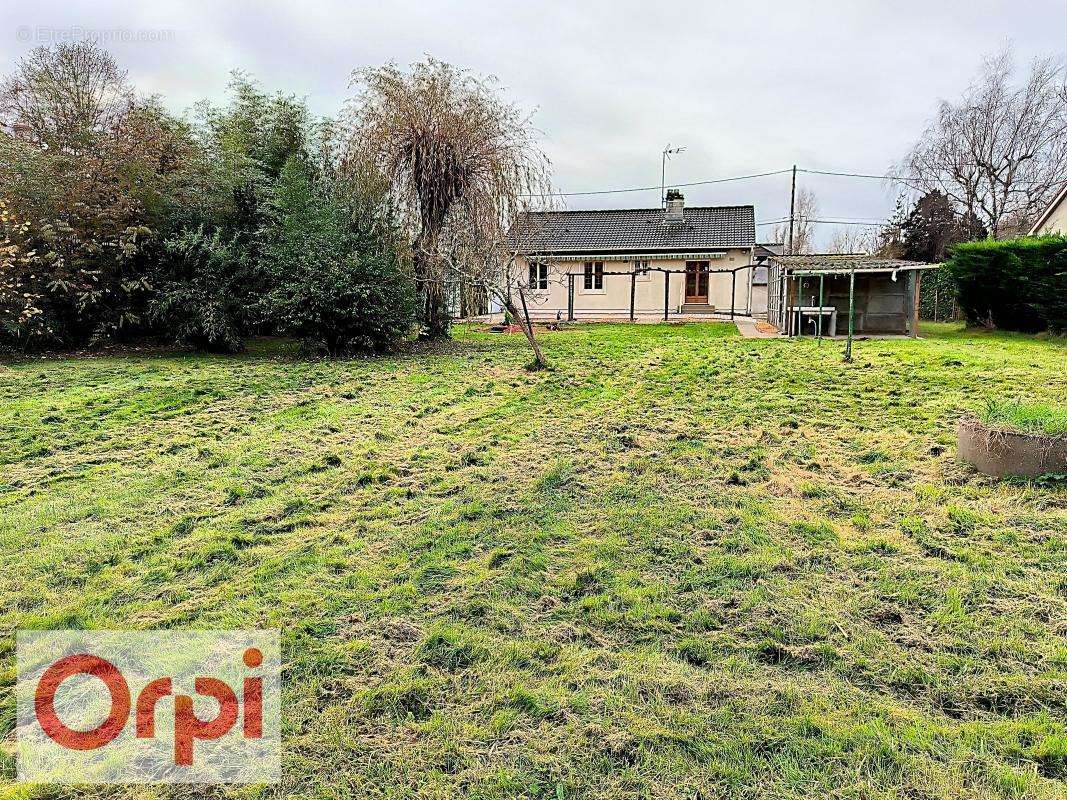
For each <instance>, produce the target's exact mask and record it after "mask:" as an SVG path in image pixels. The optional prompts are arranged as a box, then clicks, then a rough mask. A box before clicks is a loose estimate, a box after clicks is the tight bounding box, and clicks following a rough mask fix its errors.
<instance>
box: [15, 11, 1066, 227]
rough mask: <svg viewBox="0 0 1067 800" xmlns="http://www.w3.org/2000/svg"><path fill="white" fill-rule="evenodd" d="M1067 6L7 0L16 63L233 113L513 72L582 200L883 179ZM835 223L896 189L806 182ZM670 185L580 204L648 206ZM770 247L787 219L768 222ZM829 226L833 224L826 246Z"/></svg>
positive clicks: (762, 195) (1038, 44) (767, 200)
mask: <svg viewBox="0 0 1067 800" xmlns="http://www.w3.org/2000/svg"><path fill="white" fill-rule="evenodd" d="M1065 30H1067V4H1065V3H1064V0H1036V1H1034V2H1026V1H1020V0H1015V2H982V1H981V0H969V1H968V2H946V1H945V0H923V1H922V2H915V1H914V0H894V1H893V2H887V1H883V2H873V1H872V2H863V0H835V1H834V2H830V1H829V0H827V1H826V2H812V3H805V2H763V3H761V2H744V0H741V1H739V2H738V1H735V2H730V3H725V2H708V1H707V0H705V2H700V3H687V2H675V3H671V2H660V3H653V2H648V0H645V1H644V2H618V0H616V1H615V2H580V1H579V0H572V1H571V2H559V3H552V2H533V0H526V1H525V2H509V1H508V0H494V1H491V2H450V3H427V2H413V1H411V0H377V1H375V2H360V1H359V0H356V1H355V2H352V0H349V2H325V1H320V0H302V2H299V3H296V2H290V3H286V4H282V3H272V2H262V1H261V2H255V3H252V2H203V3H200V2H178V0H170V1H169V2H166V1H162V2H161V1H160V0H153V1H152V2H133V1H132V0H123V1H122V2H90V0H65V2H50V1H48V0H4V2H3V4H2V6H0V67H2V71H3V72H5V73H7V72H10V71H11V69H12V68H13V67H14V65H15V63H16V62H17V60H18V58H19V57H20V56H21V55H22V54H24V53H25V52H27V51H28V50H29V49H30V48H31V47H33V46H34V45H35V44H39V43H47V42H48V41H51V40H55V39H56V38H58V37H64V36H71V35H73V36H75V37H79V36H85V35H89V34H92V35H97V36H101V37H104V38H105V39H107V40H108V41H106V42H105V43H106V45H107V47H108V49H110V50H111V51H112V52H113V53H114V54H115V55H116V57H117V58H118V60H119V61H120V63H121V64H122V65H123V66H124V67H126V68H127V69H128V70H129V72H130V77H131V78H132V80H133V82H134V83H135V84H136V86H137V87H138V89H139V90H141V91H142V92H145V93H159V94H161V95H162V96H163V98H164V100H165V102H166V103H167V105H168V106H169V107H170V108H172V109H173V110H174V111H176V112H182V111H184V110H185V109H187V108H188V107H189V106H190V105H191V104H192V103H193V102H195V101H196V100H198V99H200V98H204V97H207V98H211V99H215V100H221V99H222V98H223V97H224V95H225V89H226V82H227V79H228V74H229V72H230V71H231V70H234V69H243V70H246V71H249V72H251V73H252V74H254V75H255V76H256V77H257V78H258V79H259V80H260V81H261V83H262V84H263V85H264V87H265V88H267V89H280V90H284V91H286V92H295V93H297V94H300V95H305V96H306V97H307V98H308V100H309V102H310V104H311V106H312V108H313V109H314V110H315V111H316V112H318V113H321V114H335V113H336V112H337V111H338V109H340V107H341V106H342V105H343V102H344V99H345V98H346V97H347V96H348V94H349V90H348V81H349V76H350V74H351V72H352V70H353V69H354V68H357V67H363V66H368V65H377V64H381V63H383V62H386V61H396V62H398V63H400V64H407V63H410V62H412V61H415V60H418V59H420V58H422V57H423V55H425V54H430V55H433V56H435V57H437V58H439V59H443V60H446V61H450V62H452V63H454V64H457V65H462V66H465V67H469V68H470V69H472V70H475V71H477V72H479V73H488V74H493V75H495V76H497V77H498V78H499V80H500V81H501V83H502V84H503V86H504V87H506V91H507V93H508V95H509V96H510V97H511V98H512V99H513V100H514V101H516V102H518V103H519V104H520V105H522V106H524V107H526V108H528V109H530V110H532V111H535V116H534V119H535V123H536V125H537V127H538V129H539V130H541V131H542V132H543V134H544V138H543V146H544V149H545V151H546V152H547V153H548V155H549V157H550V158H551V160H552V163H553V176H554V182H555V184H556V187H557V188H558V189H560V190H562V191H582V190H595V189H610V188H621V187H631V186H652V185H658V184H659V180H660V151H661V150H662V149H663V147H664V146H665V145H666V144H667V143H668V142H670V143H672V144H674V145H684V146H685V147H686V152H684V153H682V154H680V155H679V156H677V157H676V158H675V159H674V161H673V162H672V163H671V164H669V166H668V173H667V174H668V184H670V182H672V181H673V182H690V181H698V180H703V179H707V178H715V177H722V176H731V175H742V174H749V173H754V172H767V171H772V170H778V169H784V168H787V167H789V166H790V165H792V164H794V163H795V164H798V165H799V166H801V167H807V168H811V169H829V170H839V171H858V172H875V173H882V172H884V171H885V170H886V169H887V168H888V167H889V166H890V164H892V163H893V162H894V161H895V160H897V159H898V158H899V157H900V156H901V155H902V154H903V153H904V152H905V151H906V149H907V148H908V146H909V144H910V143H911V142H912V141H913V140H914V139H915V137H916V136H917V135H918V134H919V132H920V131H921V130H922V128H923V126H924V124H925V122H926V121H927V120H928V119H929V118H930V117H931V115H932V114H933V113H934V111H935V109H936V104H937V102H938V100H939V99H941V98H954V97H957V96H958V95H959V94H960V92H961V91H962V90H963V89H964V88H965V87H966V86H967V84H968V82H969V81H970V80H971V78H972V77H973V75H974V74H975V71H976V69H977V67H978V65H979V62H980V59H981V56H982V54H984V53H989V52H992V51H995V50H997V49H999V48H1001V47H1003V46H1004V45H1005V44H1006V43H1010V44H1011V45H1012V47H1013V49H1014V51H1015V53H1016V56H1017V57H1018V59H1019V61H1020V62H1023V63H1025V62H1026V61H1028V60H1029V59H1030V58H1032V57H1034V56H1036V55H1039V54H1045V53H1056V52H1059V53H1062V52H1063V51H1064V49H1067V48H1065V45H1064V40H1065V36H1064V31H1065ZM800 182H801V183H802V184H806V185H808V186H810V187H811V188H812V189H814V190H815V191H816V192H817V194H818V197H819V201H820V206H821V211H822V215H823V216H833V217H836V218H842V217H849V218H872V217H874V218H884V216H885V215H886V214H887V213H888V212H889V211H890V210H891V209H892V207H893V203H894V200H895V195H896V190H895V189H894V188H893V187H891V186H885V185H883V184H882V183H881V182H879V181H867V180H849V179H843V178H830V177H822V178H819V177H816V176H808V175H801V177H800ZM685 193H686V202H687V203H688V204H692V205H696V204H741V203H754V204H755V205H756V214H757V219H760V220H770V219H776V218H779V217H781V216H783V215H787V214H788V203H789V184H788V176H776V177H767V178H759V179H755V180H750V181H742V182H737V183H727V184H722V185H719V186H706V187H691V188H688V189H686V190H685ZM658 202H659V192H658V189H657V190H654V191H651V192H641V193H631V194H615V195H601V196H593V197H571V198H568V200H567V205H568V206H569V207H571V208H597V207H616V208H620V207H641V206H655V205H657V204H658ZM760 230H761V238H762V237H763V236H764V235H769V232H770V228H761V229H760ZM830 233H831V231H830V230H828V229H826V230H824V231H823V234H822V237H820V238H822V240H823V242H825V241H826V239H827V237H828V236H829V235H830Z"/></svg>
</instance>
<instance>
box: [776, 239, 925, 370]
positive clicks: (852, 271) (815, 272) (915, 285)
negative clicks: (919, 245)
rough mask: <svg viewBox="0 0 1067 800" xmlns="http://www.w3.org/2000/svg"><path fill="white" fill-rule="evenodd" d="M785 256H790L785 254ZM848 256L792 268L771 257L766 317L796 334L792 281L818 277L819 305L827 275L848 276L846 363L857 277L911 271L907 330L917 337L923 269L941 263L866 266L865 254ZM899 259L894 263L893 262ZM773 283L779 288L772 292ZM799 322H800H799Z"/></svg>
mask: <svg viewBox="0 0 1067 800" xmlns="http://www.w3.org/2000/svg"><path fill="white" fill-rule="evenodd" d="M783 258H788V256H784V257H783ZM847 258H848V257H847V256H834V255H831V256H830V257H829V258H828V259H827V266H825V267H790V266H789V265H788V264H783V263H781V262H780V261H778V260H776V259H775V258H773V257H772V258H771V259H769V260H770V267H771V271H770V273H769V274H768V281H767V284H768V291H767V318H768V321H772V314H773V321H774V322H775V323H776V324H777V325H778V328H779V330H781V331H782V332H783V333H785V335H786V336H789V337H790V338H791V337H793V336H795V335H796V334H797V333H798V331H797V330H795V327H794V324H793V317H794V315H793V313H792V311H791V309H790V300H789V298H790V297H791V296H792V289H793V288H794V286H795V285H796V284H794V283H793V281H800V280H801V279H803V278H814V277H818V278H819V308H822V306H823V298H824V296H825V294H824V285H825V280H826V277H827V276H842V275H847V276H848V335H847V337H846V344H845V354H844V357H845V362H846V363H848V362H851V361H852V340H853V336H854V334H855V318H856V276H857V275H893V276H894V280H895V276H896V274H897V273H898V272H907V273H909V279H908V297H909V303H910V304H911V305H912V307H913V308H912V311H911V314H910V316H909V322H908V326H907V329H908V331H909V335H910V336H911V337H912V338H915V337H916V336H918V330H917V311H915V309H914V306H915V303H917V301H918V296H919V281H920V279H921V275H922V272H923V271H925V270H928V269H937V268H938V267H939V266H940V265H939V264H923V263H920V262H911V261H901V260H895V259H888V260H885V261H883V263H885V262H886V261H889V262H890V264H889V265H887V266H876V267H867V268H864V267H862V266H857V264H858V263H859V264H861V263H862V262H863V258H862V257H856V258H852V259H848V260H847V261H846V259H847ZM816 259H818V256H812V257H810V260H816ZM830 259H833V260H839V261H846V264H847V266H846V265H845V264H842V265H840V266H836V265H833V264H832V261H831V260H830ZM893 261H896V263H895V264H893V263H892V262H893ZM772 286H773V288H774V289H775V290H776V291H773V292H772ZM798 324H799V323H798ZM816 339H819V340H821V339H822V321H821V319H820V321H819V324H818V326H817V330H816Z"/></svg>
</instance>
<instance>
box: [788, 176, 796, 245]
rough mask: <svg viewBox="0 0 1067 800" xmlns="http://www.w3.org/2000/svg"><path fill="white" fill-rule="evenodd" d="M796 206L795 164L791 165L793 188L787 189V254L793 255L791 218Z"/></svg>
mask: <svg viewBox="0 0 1067 800" xmlns="http://www.w3.org/2000/svg"><path fill="white" fill-rule="evenodd" d="M796 207H797V165H796V164H794V165H793V188H792V189H790V191H789V255H793V219H794V215H795V214H796Z"/></svg>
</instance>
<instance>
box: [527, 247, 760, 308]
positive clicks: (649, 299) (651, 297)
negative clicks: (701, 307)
mask: <svg viewBox="0 0 1067 800" xmlns="http://www.w3.org/2000/svg"><path fill="white" fill-rule="evenodd" d="M750 257H751V251H750V250H749V249H748V248H736V249H732V250H728V251H725V252H724V253H723V257H722V258H716V259H711V260H709V269H713V270H714V269H733V268H735V267H741V266H745V265H747V264H749V263H751V258H750ZM585 260H589V261H600V260H603V258H596V257H593V256H590V257H589V258H588V259H583V261H552V260H551V259H538V261H539V262H541V263H547V264H548V265H549V275H548V289H547V290H537V289H531V290H527V302H528V306H529V310H530V316H531V317H536V318H538V319H547V318H553V319H554V318H555V317H556V316H557V313H558V312H562V315H563V317H566V316H567V283H568V281H567V275H568V273H570V274H573V275H574V276H575V277H574V316H575V318H579V319H580V318H582V317H614V316H618V317H629V315H630V276H629V275H605V276H604V288H603V289H601V290H587V289H586V288H585V281H584V270H585V267H584V261H585ZM702 260H703V259H702ZM603 263H604V271H605V272H629V271H630V270H632V269H633V262H632V261H608V260H603ZM648 266H649V268H650V270H651V271H650V272H649V273H648V276H647V277H645V276H640V275H639V276H638V277H637V282H636V291H635V296H634V310H635V312H636V313H638V314H643V315H649V314H662V313H663V282H664V280H665V277H666V276H665V275H664V273H662V272H657V271H656V270H657V269H670V270H684V269H685V261H684V260H680V259H649V261H648ZM750 272H751V269H750V268H748V267H746V268H745V269H740V270H738V272H737V278H736V295H735V308H734V310H735V312H737V313H741V314H744V313H747V312H748V310H749V307H750V305H749V304H750V302H751V298H750V280H751V275H750ZM529 275H530V267H529V263H528V262H527V261H526V259H524V258H521V257H520V258H519V259H517V260H516V266H515V280H516V282H517V283H519V284H520V285H522V286H526V285H527V283H528V281H529ZM668 297H669V300H668V307H669V311H670V313H672V314H677V313H679V312H680V311H681V307H682V304H683V303H684V302H685V275H683V274H680V273H675V274H672V275H671V276H670V289H669V295H668ZM708 303H709V304H710V305H712V306H715V309H716V310H717V311H727V312H728V311H729V310H730V273H728V272H727V273H712V274H710V275H709V276H708Z"/></svg>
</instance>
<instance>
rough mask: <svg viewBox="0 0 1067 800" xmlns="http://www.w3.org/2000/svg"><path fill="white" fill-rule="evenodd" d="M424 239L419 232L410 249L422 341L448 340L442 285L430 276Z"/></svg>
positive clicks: (434, 277)
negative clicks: (420, 319)
mask: <svg viewBox="0 0 1067 800" xmlns="http://www.w3.org/2000/svg"><path fill="white" fill-rule="evenodd" d="M424 240H425V237H424V236H423V234H422V233H421V232H420V233H419V235H418V236H417V237H416V238H415V242H414V244H413V245H412V247H411V261H412V267H413V268H414V271H415V280H416V282H417V283H416V287H415V288H416V290H417V293H418V298H419V301H420V303H419V304H420V306H421V308H422V333H421V338H423V339H446V338H448V322H449V320H448V310H447V309H446V307H445V303H446V298H445V292H444V283H443V282H442V281H441V280H440V278H439V277H437V276H436V275H431V274H430V264H429V259H428V258H427V256H426V252H425V250H424V249H423V242H424Z"/></svg>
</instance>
